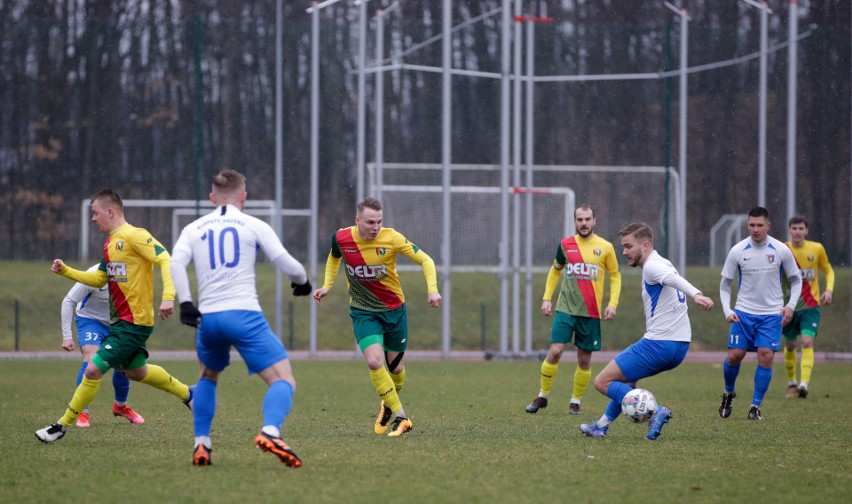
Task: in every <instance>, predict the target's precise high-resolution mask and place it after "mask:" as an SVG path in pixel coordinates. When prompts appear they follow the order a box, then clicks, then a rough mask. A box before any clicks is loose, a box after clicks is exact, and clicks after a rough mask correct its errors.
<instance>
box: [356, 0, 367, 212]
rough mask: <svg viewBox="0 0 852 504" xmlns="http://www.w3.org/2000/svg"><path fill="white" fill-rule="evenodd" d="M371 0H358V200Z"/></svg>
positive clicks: (361, 186)
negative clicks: (369, 6)
mask: <svg viewBox="0 0 852 504" xmlns="http://www.w3.org/2000/svg"><path fill="white" fill-rule="evenodd" d="M368 1H369V0H356V1H355V5H357V6H358V131H357V139H356V143H357V144H358V145H357V146H356V150H355V156H356V160H355V164H356V165H357V167H356V169H357V170H358V173H357V182H356V187H355V194H356V196H357V198H358V201H361V200H363V199H364V151H365V150H366V137H367V134H366V127H367V126H366V123H367V104H366V103H365V100H366V94H367V92H366V84H365V82H364V80H365V72H364V68H365V67H366V65H367V2H368Z"/></svg>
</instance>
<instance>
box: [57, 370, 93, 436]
mask: <svg viewBox="0 0 852 504" xmlns="http://www.w3.org/2000/svg"><path fill="white" fill-rule="evenodd" d="M100 386H101V381H100V380H90V379H88V378H86V377H85V376H84V377H83V381H81V382H80V385H79V386H77V390H75V391H74V397H73V398H72V399H71V402H70V403H68V409H67V410H65V414H64V415H62V418H60V419H59V423H61V424H62V425H64V426H65V427H70V426H71V424H73V423H74V420H76V419H77V416H78V415H79V414H80V412H82V411H83V410H84V409H85V408H86V406H88V405H89V403H90V402H92V400H93V399H94V398H95V396H96V395H98V389H99V388H100Z"/></svg>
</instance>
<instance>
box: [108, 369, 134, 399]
mask: <svg viewBox="0 0 852 504" xmlns="http://www.w3.org/2000/svg"><path fill="white" fill-rule="evenodd" d="M112 387H113V388H114V389H115V402H117V403H119V404H124V403H126V402H127V396H128V394H130V378H128V377H127V375H126V374H124V372H123V371H116V370H113V371H112Z"/></svg>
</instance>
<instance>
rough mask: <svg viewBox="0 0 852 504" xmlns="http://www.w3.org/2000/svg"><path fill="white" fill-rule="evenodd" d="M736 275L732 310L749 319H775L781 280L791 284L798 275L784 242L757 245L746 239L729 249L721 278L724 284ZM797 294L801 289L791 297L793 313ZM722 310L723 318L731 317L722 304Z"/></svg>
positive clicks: (769, 240)
mask: <svg viewBox="0 0 852 504" xmlns="http://www.w3.org/2000/svg"><path fill="white" fill-rule="evenodd" d="M737 275H739V283H738V284H737V302H736V305H735V306H734V308H735V309H737V310H740V311H743V312H746V313H750V314H752V315H774V314H778V313H780V312H781V309H782V308H783V307H784V292H783V291H782V288H781V279H782V276H783V275H786V276H787V278H788V279H790V280H791V281H792V280H793V279H794V278H796V277H799V276H800V273H799V267H798V266H797V265H796V259H795V258H794V257H793V252H792V251H791V250H790V248H789V247H788V246H787V245H785V244H784V242H782V241H779V240H776V239H775V238H773V237H771V236H767V237H766V241H765V242H764V243H763V244H761V245H758V244H756V243H755V242H754V240H752V239H751V237H750V236H749V237H748V238H746V239H745V240H743V241H741V242H739V243H737V244H736V245H734V246H733V247H732V248H731V251H730V252H728V258H727V259H725V266H724V267H723V268H722V277H723V278H725V279H727V280H733V279H734V278H735V277H736V276H737ZM800 293H801V287H800V289H799V292H792V293H791V299H790V301H791V303H792V307H791V309H792V310H795V307H796V302H797V301H798V300H799V295H800ZM788 304H789V303H788ZM722 309H723V310H724V311H725V316H729V315H730V314H731V313H732V312H731V308H730V307H729V306H724V303H723V306H722Z"/></svg>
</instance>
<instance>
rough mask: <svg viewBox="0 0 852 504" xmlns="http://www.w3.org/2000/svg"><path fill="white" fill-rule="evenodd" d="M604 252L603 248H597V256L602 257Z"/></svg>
mask: <svg viewBox="0 0 852 504" xmlns="http://www.w3.org/2000/svg"><path fill="white" fill-rule="evenodd" d="M601 254H603V250H601V249H599V248H596V249H595V257H600V256H601Z"/></svg>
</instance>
